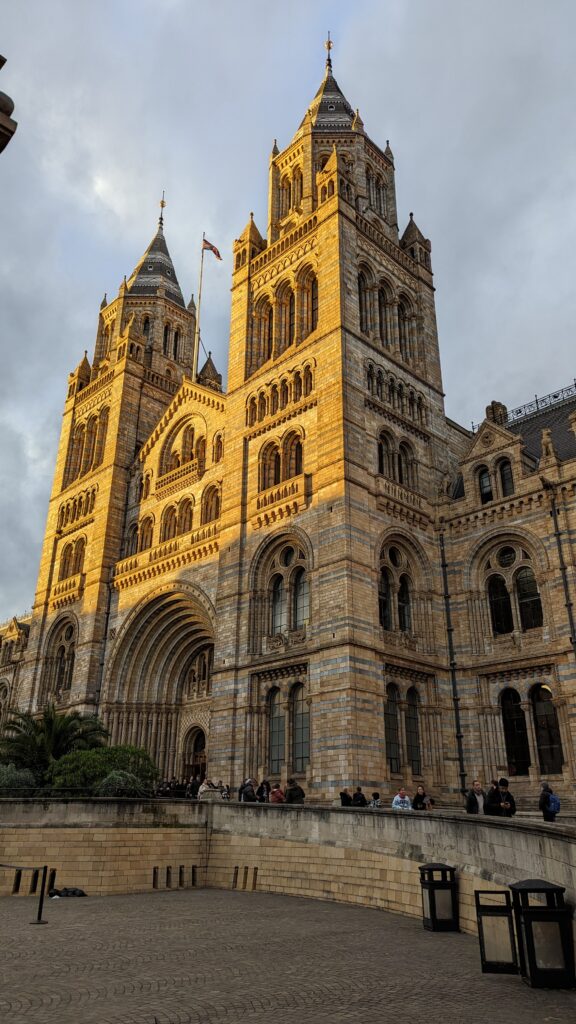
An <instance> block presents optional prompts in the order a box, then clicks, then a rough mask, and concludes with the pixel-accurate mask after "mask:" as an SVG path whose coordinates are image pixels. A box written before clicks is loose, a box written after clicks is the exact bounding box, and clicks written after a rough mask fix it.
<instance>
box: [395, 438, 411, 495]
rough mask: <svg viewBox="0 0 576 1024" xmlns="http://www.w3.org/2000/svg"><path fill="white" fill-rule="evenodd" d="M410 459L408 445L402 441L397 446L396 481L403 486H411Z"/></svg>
mask: <svg viewBox="0 0 576 1024" xmlns="http://www.w3.org/2000/svg"><path fill="white" fill-rule="evenodd" d="M412 460H413V455H412V451H411V449H410V447H409V446H408V445H407V444H405V443H403V444H401V445H400V446H399V448H398V483H399V484H403V485H404V487H412V475H413V474H412V469H413V465H412Z"/></svg>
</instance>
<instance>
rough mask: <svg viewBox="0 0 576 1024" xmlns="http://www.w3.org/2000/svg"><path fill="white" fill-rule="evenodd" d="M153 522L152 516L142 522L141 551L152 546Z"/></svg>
mask: <svg viewBox="0 0 576 1024" xmlns="http://www.w3.org/2000/svg"><path fill="white" fill-rule="evenodd" d="M153 529H154V526H153V523H152V519H151V518H150V516H147V517H146V519H143V520H142V522H141V523H140V551H147V550H148V548H151V547H152V534H153Z"/></svg>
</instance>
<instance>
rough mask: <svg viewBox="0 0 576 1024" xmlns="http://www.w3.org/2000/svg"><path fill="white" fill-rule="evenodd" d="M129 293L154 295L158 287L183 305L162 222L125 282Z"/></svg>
mask: <svg viewBox="0 0 576 1024" xmlns="http://www.w3.org/2000/svg"><path fill="white" fill-rule="evenodd" d="M126 287H127V290H128V291H129V292H130V294H131V295H156V292H157V290H158V288H160V287H163V288H164V289H165V290H166V296H167V298H169V299H171V300H172V302H175V303H176V304H177V305H178V306H182V307H184V298H183V295H182V292H181V291H180V285H179V284H178V278H177V277H176V271H175V270H174V265H173V263H172V260H171V258H170V253H169V252H168V246H167V245H166V239H165V238H164V230H163V227H162V223H159V224H158V230H157V232H156V234H155V236H154V238H153V239H152V241H151V242H150V245H149V246H148V248H147V249H146V252H145V253H144V255H143V257H142V259H141V260H140V262H139V263H138V265H137V266H136V267H135V269H134V270H133V271H132V274H131V276H130V278H129V280H128V281H127V283H126Z"/></svg>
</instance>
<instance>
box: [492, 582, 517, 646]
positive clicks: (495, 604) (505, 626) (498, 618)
mask: <svg viewBox="0 0 576 1024" xmlns="http://www.w3.org/2000/svg"><path fill="white" fill-rule="evenodd" d="M488 601H489V603H490V617H491V619H492V629H493V631H494V634H495V635H496V636H500V635H501V634H503V633H511V632H512V631H513V629H514V622H513V619H512V605H511V603H510V594H509V593H508V590H507V588H506V583H505V581H504V578H503V577H502V576H491V577H490V579H489V580H488Z"/></svg>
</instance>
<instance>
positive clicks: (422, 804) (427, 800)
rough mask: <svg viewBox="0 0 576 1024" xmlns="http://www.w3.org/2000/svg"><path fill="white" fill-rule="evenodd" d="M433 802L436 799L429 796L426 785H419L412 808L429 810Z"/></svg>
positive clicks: (414, 809)
mask: <svg viewBox="0 0 576 1024" xmlns="http://www.w3.org/2000/svg"><path fill="white" fill-rule="evenodd" d="M433 804H434V801H433V800H432V798H431V797H429V796H428V794H427V793H426V790H425V789H424V786H418V788H417V790H416V792H415V794H414V799H413V800H412V810H413V811H429V810H430V808H431V807H432V805H433Z"/></svg>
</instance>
